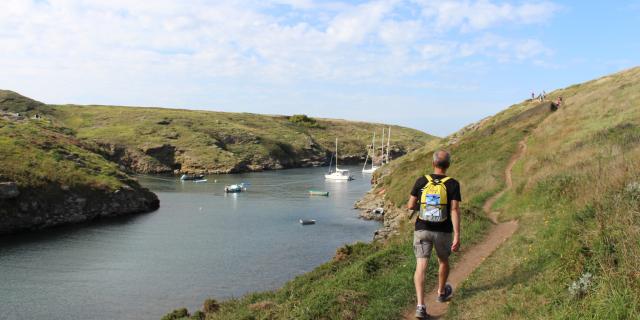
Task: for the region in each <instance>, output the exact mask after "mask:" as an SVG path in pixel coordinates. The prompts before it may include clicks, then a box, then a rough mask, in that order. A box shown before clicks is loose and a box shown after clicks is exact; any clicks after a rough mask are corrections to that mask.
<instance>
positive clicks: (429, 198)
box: [418, 175, 451, 222]
mask: <svg viewBox="0 0 640 320" xmlns="http://www.w3.org/2000/svg"><path fill="white" fill-rule="evenodd" d="M426 177H427V185H425V186H424V188H423V189H422V196H421V197H420V213H419V214H418V218H419V219H421V220H425V221H429V222H443V221H445V220H447V219H448V218H449V215H448V212H447V204H448V202H447V187H446V186H445V185H444V183H445V182H447V180H449V179H451V178H450V177H444V178H442V179H435V178H433V177H431V176H430V175H426Z"/></svg>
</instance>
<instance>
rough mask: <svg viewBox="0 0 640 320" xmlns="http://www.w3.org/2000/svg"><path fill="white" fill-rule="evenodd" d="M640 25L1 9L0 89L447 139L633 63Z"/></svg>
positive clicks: (566, 13) (513, 11)
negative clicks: (356, 124) (532, 99)
mask: <svg viewBox="0 0 640 320" xmlns="http://www.w3.org/2000/svg"><path fill="white" fill-rule="evenodd" d="M639 16H640V1H638V0H635V1H609V2H596V1H588V2H587V1H527V0H523V1H497V0H482V1H471V0H468V1H426V0H383V1H313V0H263V1H257V0H230V1H205V0H188V1H186V0H185V1H170V0H157V1H136V2H132V1H125V0H109V1H107V0H99V1H98V0H96V1H89V0H85V1H79V0H48V1H44V0H39V1H26V0H7V1H3V4H2V10H0V42H1V43H2V45H0V70H1V71H0V88H3V89H10V90H14V91H17V92H20V93H22V94H25V95H27V96H30V97H33V98H35V99H38V100H41V101H44V102H47V103H77V104H92V103H94V104H114V105H137V106H163V107H179V108H190V109H202V110H219V111H242V112H255V113H267V114H294V113H305V114H308V115H311V116H317V117H332V118H345V119H352V120H363V121H375V122H386V123H393V124H399V125H405V126H409V127H413V128H416V129H420V130H423V131H426V132H429V133H434V134H437V135H447V134H450V133H453V132H455V131H456V130H458V129H459V128H461V127H463V126H464V125H466V124H468V123H471V122H473V121H477V120H479V119H481V118H483V117H485V116H488V115H491V114H494V113H496V112H498V111H500V110H502V109H504V108H505V107H507V106H509V105H511V104H513V103H516V102H518V101H521V100H522V99H524V98H526V97H527V96H528V95H530V92H531V91H532V90H534V91H536V92H539V91H542V90H547V91H551V90H553V89H556V88H561V87H565V86H567V85H571V84H573V83H577V82H582V81H585V80H590V79H592V78H596V77H598V76H601V75H605V74H608V73H612V72H615V71H619V70H622V69H625V68H629V67H633V66H637V65H639V64H640V41H639V40H640V19H638V17H639Z"/></svg>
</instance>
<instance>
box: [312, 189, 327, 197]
mask: <svg viewBox="0 0 640 320" xmlns="http://www.w3.org/2000/svg"><path fill="white" fill-rule="evenodd" d="M309 195H310V196H323V197H328V196H329V191H318V190H309Z"/></svg>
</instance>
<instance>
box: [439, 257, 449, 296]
mask: <svg viewBox="0 0 640 320" xmlns="http://www.w3.org/2000/svg"><path fill="white" fill-rule="evenodd" d="M438 264H439V265H440V267H439V268H438V294H443V293H444V286H445V285H446V284H447V278H449V259H440V258H438Z"/></svg>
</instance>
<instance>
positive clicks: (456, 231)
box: [451, 200, 460, 252]
mask: <svg viewBox="0 0 640 320" xmlns="http://www.w3.org/2000/svg"><path fill="white" fill-rule="evenodd" d="M451 222H452V223H453V244H452V245H451V251H453V252H456V251H458V250H459V249H460V202H459V201H458V200H451Z"/></svg>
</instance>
